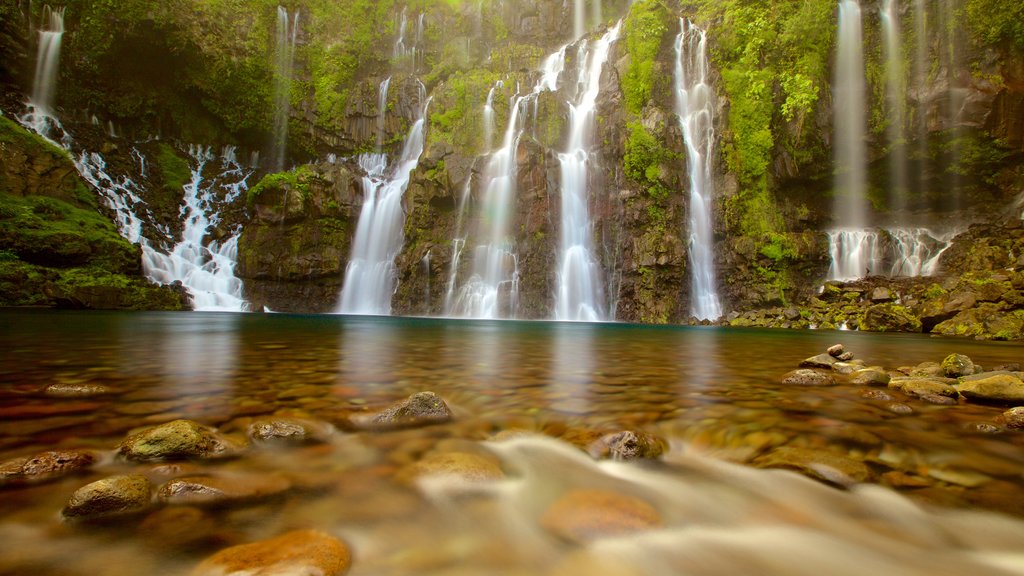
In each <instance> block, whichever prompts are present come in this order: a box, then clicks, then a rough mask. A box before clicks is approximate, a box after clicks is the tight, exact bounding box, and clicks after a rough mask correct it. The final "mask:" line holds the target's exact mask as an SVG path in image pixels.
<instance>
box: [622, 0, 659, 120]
mask: <svg viewBox="0 0 1024 576" xmlns="http://www.w3.org/2000/svg"><path fill="white" fill-rule="evenodd" d="M669 21H670V15H669V13H668V10H666V8H665V5H664V3H662V2H660V1H659V0H638V1H637V2H634V3H633V6H632V7H631V8H630V10H629V15H628V16H627V17H626V22H625V24H624V26H625V30H624V38H623V39H624V41H625V45H626V53H627V54H629V68H628V69H627V70H626V74H625V76H624V77H623V78H622V94H623V96H624V97H625V100H626V108H627V109H628V110H629V111H630V112H632V113H633V114H639V113H640V111H641V110H643V108H644V106H646V105H647V103H648V101H649V100H650V99H651V91H652V90H653V88H654V82H655V70H654V68H655V59H656V58H657V56H658V51H659V50H660V49H661V45H662V42H663V40H664V37H665V33H666V32H667V31H668V29H669V27H668V23H669Z"/></svg>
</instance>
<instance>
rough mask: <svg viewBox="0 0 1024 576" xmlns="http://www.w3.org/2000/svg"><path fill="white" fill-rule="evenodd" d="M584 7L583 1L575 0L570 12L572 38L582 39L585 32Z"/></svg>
mask: <svg viewBox="0 0 1024 576" xmlns="http://www.w3.org/2000/svg"><path fill="white" fill-rule="evenodd" d="M585 12H586V7H585V6H584V2H583V0H575V2H574V4H573V11H572V37H573V39H574V40H575V39H578V38H582V37H583V33H584V32H586V24H585V20H586V14H585Z"/></svg>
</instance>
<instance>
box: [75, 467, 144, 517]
mask: <svg viewBox="0 0 1024 576" xmlns="http://www.w3.org/2000/svg"><path fill="white" fill-rule="evenodd" d="M150 494H151V488H150V484H149V480H147V479H146V477H145V476H142V475H141V474H129V475H125V476H111V477H110V478H104V479H102V480H97V481H96V482H93V483H91V484H86V485H85V486H82V487H81V488H79V489H78V490H76V491H75V493H74V494H72V495H71V500H69V501H68V504H67V506H65V507H64V510H63V514H64V518H66V519H69V520H96V519H102V518H110V517H114V516H123V515H128V514H136V513H139V512H144V511H146V510H148V509H149V508H150V506H151V498H150Z"/></svg>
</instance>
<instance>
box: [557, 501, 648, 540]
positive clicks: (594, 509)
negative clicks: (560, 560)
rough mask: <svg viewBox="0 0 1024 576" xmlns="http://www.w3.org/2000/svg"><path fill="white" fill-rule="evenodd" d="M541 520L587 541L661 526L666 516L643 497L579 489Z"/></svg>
mask: <svg viewBox="0 0 1024 576" xmlns="http://www.w3.org/2000/svg"><path fill="white" fill-rule="evenodd" d="M540 523H541V526H543V527H544V528H545V529H547V530H548V531H549V532H551V533H552V534H554V535H556V536H559V537H561V538H563V539H565V540H569V541H571V542H576V543H580V544H584V543H587V542H591V541H593V540H596V539H598V538H603V537H608V536H623V535H626V534H633V533H636V532H641V531H644V530H650V529H652V528H657V527H659V526H661V525H662V519H661V515H660V514H658V511H657V510H655V509H654V507H653V506H651V505H650V504H648V503H647V502H645V501H643V500H641V499H639V498H636V497H633V496H629V495H626V494H620V493H618V492H613V491H611V490H600V489H576V490H572V491H570V492H568V493H566V494H565V495H563V496H562V497H561V498H559V499H557V500H555V501H554V502H553V503H552V504H551V505H550V506H548V508H547V510H546V511H545V512H544V515H543V516H542V517H541V520H540Z"/></svg>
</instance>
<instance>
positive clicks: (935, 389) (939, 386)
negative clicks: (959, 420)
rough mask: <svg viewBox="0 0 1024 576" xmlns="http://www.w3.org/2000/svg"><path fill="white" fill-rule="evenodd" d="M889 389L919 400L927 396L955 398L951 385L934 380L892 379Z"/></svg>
mask: <svg viewBox="0 0 1024 576" xmlns="http://www.w3.org/2000/svg"><path fill="white" fill-rule="evenodd" d="M889 388H891V389H893V390H899V391H900V392H903V393H904V394H906V395H907V396H913V397H915V398H921V397H923V396H927V395H937V396H945V397H947V398H956V397H957V390H956V388H955V387H953V386H952V385H951V384H949V383H946V382H943V381H941V380H936V379H934V378H893V379H892V380H890V381H889Z"/></svg>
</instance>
